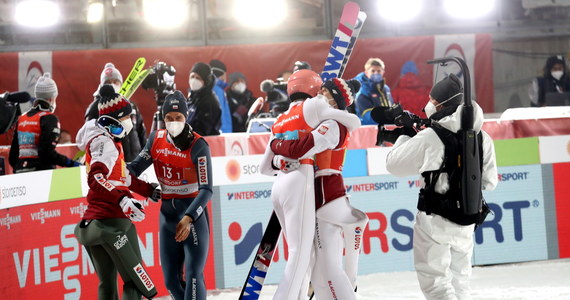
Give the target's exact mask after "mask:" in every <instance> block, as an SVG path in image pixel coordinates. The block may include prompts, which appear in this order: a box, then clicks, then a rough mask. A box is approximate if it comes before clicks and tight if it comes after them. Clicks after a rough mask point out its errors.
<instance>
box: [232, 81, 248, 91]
mask: <svg viewBox="0 0 570 300" xmlns="http://www.w3.org/2000/svg"><path fill="white" fill-rule="evenodd" d="M245 89H246V86H245V83H243V82H238V83H236V84H234V85H233V86H232V91H234V92H236V93H238V94H243V92H245Z"/></svg>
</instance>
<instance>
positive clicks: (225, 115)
mask: <svg viewBox="0 0 570 300" xmlns="http://www.w3.org/2000/svg"><path fill="white" fill-rule="evenodd" d="M227 86H228V84H227V83H225V82H223V81H221V80H220V79H218V78H216V85H214V93H216V96H218V101H219V102H220V108H221V109H222V127H220V130H221V131H222V133H231V132H233V128H232V112H231V111H230V106H229V105H228V99H227V97H226V92H225V91H224V89H225V88H226V87H227Z"/></svg>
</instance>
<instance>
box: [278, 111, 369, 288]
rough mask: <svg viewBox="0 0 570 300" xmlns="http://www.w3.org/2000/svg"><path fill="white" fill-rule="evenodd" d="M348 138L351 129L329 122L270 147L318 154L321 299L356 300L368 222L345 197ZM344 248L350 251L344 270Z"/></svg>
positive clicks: (315, 278)
mask: <svg viewBox="0 0 570 300" xmlns="http://www.w3.org/2000/svg"><path fill="white" fill-rule="evenodd" d="M348 139H349V133H348V130H347V129H346V127H344V126H343V125H340V124H339V123H337V122H335V121H332V120H327V121H324V122H323V123H321V124H320V125H319V126H318V128H317V129H315V130H314V131H313V132H311V134H310V135H306V136H305V137H304V138H303V139H300V140H297V141H279V142H274V143H272V145H271V146H272V147H271V149H272V151H273V152H274V153H275V154H279V155H283V156H286V157H289V158H299V157H302V156H306V155H313V154H314V153H316V155H315V161H316V166H315V169H316V172H315V207H316V209H317V212H316V217H317V223H316V233H315V241H314V250H315V264H314V266H313V270H312V273H311V283H312V285H313V288H314V291H315V296H316V298H317V299H356V295H355V293H354V288H355V286H356V274H357V268H358V255H359V253H360V245H361V242H360V241H361V238H362V234H363V231H364V228H365V226H366V223H367V222H368V218H367V216H366V214H364V213H363V212H362V211H360V210H358V209H355V208H354V207H352V206H351V205H350V204H349V202H348V197H347V195H346V189H345V186H344V181H343V178H342V167H343V165H344V158H345V153H346V147H347V144H348ZM343 232H344V241H343ZM345 244H346V245H345ZM343 249H346V250H345V251H346V259H345V264H344V265H345V268H344V269H343Z"/></svg>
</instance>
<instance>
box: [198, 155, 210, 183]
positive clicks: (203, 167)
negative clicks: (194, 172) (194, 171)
mask: <svg viewBox="0 0 570 300" xmlns="http://www.w3.org/2000/svg"><path fill="white" fill-rule="evenodd" d="M198 182H199V183H200V184H208V160H207V159H206V157H205V156H200V157H198Z"/></svg>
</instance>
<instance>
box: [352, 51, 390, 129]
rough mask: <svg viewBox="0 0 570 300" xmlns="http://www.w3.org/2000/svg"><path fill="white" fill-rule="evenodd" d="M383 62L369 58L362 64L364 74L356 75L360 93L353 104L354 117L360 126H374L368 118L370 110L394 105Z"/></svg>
mask: <svg viewBox="0 0 570 300" xmlns="http://www.w3.org/2000/svg"><path fill="white" fill-rule="evenodd" d="M385 71H386V69H385V65H384V62H383V61H382V60H381V59H379V58H370V59H368V61H366V63H365V64H364V72H362V73H360V74H358V75H356V77H355V79H356V80H358V81H360V85H361V88H360V91H359V92H358V94H357V95H356V100H355V104H354V106H355V107H354V108H355V112H356V115H358V117H359V118H360V120H361V121H362V125H369V124H376V122H374V121H373V120H372V118H370V110H372V108H374V107H376V106H391V105H392V104H394V100H393V99H392V94H391V92H390V87H389V86H388V85H387V84H386V79H385V78H384V73H385Z"/></svg>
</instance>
